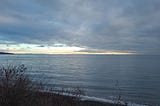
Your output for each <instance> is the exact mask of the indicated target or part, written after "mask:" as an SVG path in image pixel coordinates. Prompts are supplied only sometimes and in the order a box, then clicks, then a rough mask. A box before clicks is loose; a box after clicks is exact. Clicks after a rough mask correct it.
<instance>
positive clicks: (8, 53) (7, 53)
mask: <svg viewBox="0 0 160 106" xmlns="http://www.w3.org/2000/svg"><path fill="white" fill-rule="evenodd" d="M0 54H13V53H6V52H0Z"/></svg>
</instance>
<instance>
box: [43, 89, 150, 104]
mask: <svg viewBox="0 0 160 106" xmlns="http://www.w3.org/2000/svg"><path fill="white" fill-rule="evenodd" d="M42 92H48V91H44V90H43V91H42ZM49 93H53V94H59V95H63V96H71V97H77V95H75V94H71V93H65V92H49ZM78 97H80V99H81V100H82V101H94V102H101V103H111V104H115V103H120V104H122V105H125V104H126V102H123V101H115V100H111V99H105V98H98V97H94V96H84V95H78ZM127 106H148V105H143V104H137V103H132V102H127Z"/></svg>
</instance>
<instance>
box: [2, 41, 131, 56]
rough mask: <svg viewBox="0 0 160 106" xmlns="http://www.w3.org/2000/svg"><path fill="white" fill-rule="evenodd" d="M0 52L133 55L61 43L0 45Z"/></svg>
mask: <svg viewBox="0 0 160 106" xmlns="http://www.w3.org/2000/svg"><path fill="white" fill-rule="evenodd" d="M0 50H1V51H4V52H10V53H15V54H114V55H125V54H133V53H132V52H124V51H122V52H120V51H99V50H93V51H90V49H88V48H85V47H76V46H67V45H65V44H61V43H55V44H53V45H38V44H18V45H17V44H12V45H6V44H0Z"/></svg>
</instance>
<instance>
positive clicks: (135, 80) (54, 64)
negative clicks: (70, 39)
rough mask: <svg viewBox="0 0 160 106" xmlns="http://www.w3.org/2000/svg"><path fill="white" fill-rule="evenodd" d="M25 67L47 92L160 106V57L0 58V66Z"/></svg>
mask: <svg viewBox="0 0 160 106" xmlns="http://www.w3.org/2000/svg"><path fill="white" fill-rule="evenodd" d="M9 64H10V65H19V64H24V65H25V66H26V67H27V68H28V70H27V72H26V73H27V74H28V75H29V76H30V77H31V78H33V79H34V80H37V81H42V82H44V83H45V85H46V87H48V88H56V89H57V88H59V89H61V88H63V89H67V90H71V89H76V88H79V89H81V90H83V92H84V95H85V96H84V95H83V96H84V97H86V98H93V99H94V100H102V101H105V100H106V101H107V100H108V101H116V100H121V101H123V102H127V103H129V104H132V106H134V105H135V106H136V105H138V104H139V105H146V106H160V55H75V54H70V55H45V54H43V55H42V54H38V55H33V54H27V55H0V65H1V66H5V65H9Z"/></svg>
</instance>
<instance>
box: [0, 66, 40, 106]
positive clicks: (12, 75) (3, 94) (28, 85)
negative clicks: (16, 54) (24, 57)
mask: <svg viewBox="0 0 160 106" xmlns="http://www.w3.org/2000/svg"><path fill="white" fill-rule="evenodd" d="M26 70H27V68H26V67H25V65H23V64H22V65H19V66H12V65H8V66H0V106H31V105H32V104H35V103H36V102H37V100H36V98H34V97H35V93H33V92H37V91H38V90H39V88H38V86H37V84H35V83H33V82H32V81H31V80H30V79H29V77H28V76H27V75H25V71H26Z"/></svg>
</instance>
